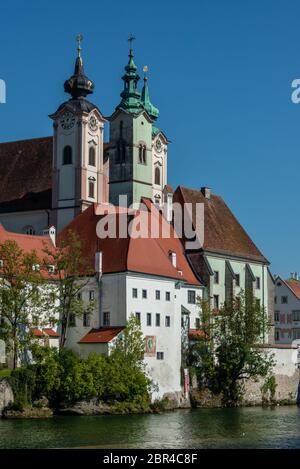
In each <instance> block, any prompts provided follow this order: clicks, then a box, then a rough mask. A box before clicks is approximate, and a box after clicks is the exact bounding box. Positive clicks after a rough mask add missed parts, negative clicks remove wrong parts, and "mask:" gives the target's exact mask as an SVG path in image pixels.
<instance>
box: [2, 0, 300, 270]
mask: <svg viewBox="0 0 300 469" xmlns="http://www.w3.org/2000/svg"><path fill="white" fill-rule="evenodd" d="M299 16H300V3H299V1H297V0H289V2H286V1H284V0H276V1H272V0H252V1H251V2H250V1H240V0H226V1H224V0H186V1H185V2H179V1H178V2H175V1H174V0H173V1H172V0H163V1H162V0H160V1H158V0H152V1H151V2H141V1H135V0H134V1H130V0H127V1H120V0H114V1H113V2H107V1H106V2H103V1H94V2H90V3H88V2H86V3H85V2H80V1H77V0H72V1H70V0H65V1H64V2H61V1H57V0H52V1H51V2H46V1H44V2H42V1H35V0H34V1H30V0H27V1H26V2H23V1H20V0H15V1H14V2H5V3H4V2H2V4H1V28H0V44H1V60H0V79H4V80H5V81H6V84H7V103H6V104H5V105H3V104H1V105H0V141H9V140H17V139H23V138H32V137H39V136H45V135H51V132H52V128H51V122H50V119H49V118H48V114H50V113H52V112H53V111H55V110H56V108H57V106H58V105H59V104H60V103H61V102H62V101H63V100H65V99H66V98H67V96H66V95H65V94H64V92H63V82H64V80H65V79H66V78H67V77H69V76H70V74H71V72H72V70H73V64H74V59H75V48H76V45H75V39H74V38H75V36H76V34H77V33H78V32H81V33H82V34H83V35H84V41H83V44H82V47H83V57H84V62H85V69H86V72H87V74H88V76H89V77H90V78H92V79H93V80H94V82H95V85H96V89H95V93H94V95H93V99H92V101H93V102H95V103H96V104H97V105H98V106H99V107H100V109H101V110H102V112H103V114H104V115H109V114H110V113H112V111H113V110H114V107H115V106H116V105H117V104H118V102H119V93H120V91H121V89H122V83H121V79H120V77H121V75H122V73H123V67H124V65H125V63H126V61H127V52H128V51H127V47H128V44H127V42H126V39H127V37H128V34H129V33H130V32H133V33H134V35H135V36H136V38H137V39H136V41H135V61H136V64H137V65H138V66H139V68H140V71H141V70H142V66H143V65H145V64H147V65H148V66H149V86H150V92H151V98H152V102H153V104H154V105H156V106H157V107H158V108H159V109H160V118H159V121H158V125H159V127H160V128H162V129H163V130H164V131H165V133H166V134H167V135H168V137H169V138H170V139H171V141H172V144H171V145H170V149H169V183H170V184H172V185H173V186H174V187H176V186H177V185H178V184H182V185H185V186H189V187H193V188H199V187H200V186H203V185H208V186H210V187H211V188H212V190H213V192H215V193H217V194H220V195H222V197H223V198H224V199H225V201H226V202H227V204H228V205H229V206H230V208H231V209H232V210H233V212H234V214H235V215H236V216H237V218H238V219H239V220H240V222H241V223H242V224H243V225H244V227H245V228H246V230H247V231H248V233H249V234H250V235H251V236H252V238H253V239H254V241H255V243H256V244H257V245H258V246H259V247H260V249H261V250H262V251H263V252H264V254H265V255H266V256H267V257H268V259H269V260H270V261H271V263H272V272H273V273H280V274H282V275H284V276H287V275H289V273H290V272H291V271H294V270H296V271H297V270H298V271H299V272H300V249H299V233H300V217H299V207H300V184H299V159H300V104H298V105H295V104H293V103H292V101H291V92H292V89H291V82H292V80H294V79H295V78H300V49H299V43H300V28H299ZM141 74H142V73H141Z"/></svg>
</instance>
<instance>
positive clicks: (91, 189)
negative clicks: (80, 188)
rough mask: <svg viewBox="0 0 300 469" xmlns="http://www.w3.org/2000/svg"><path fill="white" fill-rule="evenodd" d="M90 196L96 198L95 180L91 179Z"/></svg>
mask: <svg viewBox="0 0 300 469" xmlns="http://www.w3.org/2000/svg"><path fill="white" fill-rule="evenodd" d="M89 198H90V199H94V198H95V183H94V181H89Z"/></svg>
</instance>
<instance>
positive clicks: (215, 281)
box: [214, 270, 219, 283]
mask: <svg viewBox="0 0 300 469" xmlns="http://www.w3.org/2000/svg"><path fill="white" fill-rule="evenodd" d="M214 283H219V272H218V271H217V270H215V271H214Z"/></svg>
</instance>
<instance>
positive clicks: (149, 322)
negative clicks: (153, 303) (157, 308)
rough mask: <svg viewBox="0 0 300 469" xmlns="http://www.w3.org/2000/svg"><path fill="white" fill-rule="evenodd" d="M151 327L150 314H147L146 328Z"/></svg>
mask: <svg viewBox="0 0 300 469" xmlns="http://www.w3.org/2000/svg"><path fill="white" fill-rule="evenodd" d="M151 325H152V314H151V313H147V326H151Z"/></svg>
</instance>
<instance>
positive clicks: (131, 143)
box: [108, 36, 153, 205]
mask: <svg viewBox="0 0 300 469" xmlns="http://www.w3.org/2000/svg"><path fill="white" fill-rule="evenodd" d="M133 40H134V37H133V36H130V37H129V43H130V48H129V60H128V64H127V65H126V66H125V74H124V75H123V77H122V80H123V81H124V89H123V91H122V93H121V98H122V99H121V102H120V104H119V105H118V106H117V107H116V110H115V112H114V113H113V114H112V116H111V117H110V118H109V121H110V139H109V148H108V155H109V201H110V202H111V203H113V204H115V205H119V203H120V202H119V196H121V195H126V196H127V205H131V204H132V203H139V202H140V199H141V197H142V196H144V197H149V198H152V122H153V119H152V118H151V117H150V116H149V114H148V113H147V112H146V111H145V109H144V106H143V103H142V101H141V93H140V91H138V88H137V84H138V81H139V79H140V77H139V75H138V73H137V67H136V65H135V63H134V54H133V47H132V42H133Z"/></svg>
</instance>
